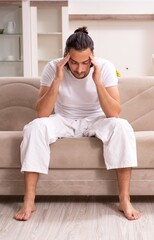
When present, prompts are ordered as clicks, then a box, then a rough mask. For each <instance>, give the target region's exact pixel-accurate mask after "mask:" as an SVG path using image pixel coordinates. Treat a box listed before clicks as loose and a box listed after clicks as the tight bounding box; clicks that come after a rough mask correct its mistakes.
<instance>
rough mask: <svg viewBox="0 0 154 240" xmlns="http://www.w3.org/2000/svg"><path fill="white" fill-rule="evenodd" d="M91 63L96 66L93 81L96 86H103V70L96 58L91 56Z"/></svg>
mask: <svg viewBox="0 0 154 240" xmlns="http://www.w3.org/2000/svg"><path fill="white" fill-rule="evenodd" d="M90 59H91V63H92V64H93V66H94V72H93V75H92V76H93V80H94V82H95V84H96V85H102V79H101V69H100V67H99V65H98V64H97V63H96V62H95V60H94V57H93V56H90Z"/></svg>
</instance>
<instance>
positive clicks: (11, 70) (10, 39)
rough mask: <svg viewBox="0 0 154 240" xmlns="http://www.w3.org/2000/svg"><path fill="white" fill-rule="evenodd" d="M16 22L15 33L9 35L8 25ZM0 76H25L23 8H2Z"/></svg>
mask: <svg viewBox="0 0 154 240" xmlns="http://www.w3.org/2000/svg"><path fill="white" fill-rule="evenodd" d="M9 21H14V22H15V25H16V26H15V29H14V32H13V33H7V32H6V28H7V23H8V22H9ZM0 28H4V32H3V33H2V34H0V76H23V35H22V15H21V6H18V5H15V6H8V5H7V6H1V7H0Z"/></svg>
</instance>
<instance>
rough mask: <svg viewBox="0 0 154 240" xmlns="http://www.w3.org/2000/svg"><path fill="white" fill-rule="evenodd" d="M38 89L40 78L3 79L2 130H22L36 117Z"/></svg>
mask: <svg viewBox="0 0 154 240" xmlns="http://www.w3.org/2000/svg"><path fill="white" fill-rule="evenodd" d="M38 89H39V79H29V78H25V79H24V78H15V79H14V78H6V79H5V78H3V79H1V81H0V131H20V130H22V129H23V127H24V125H25V124H27V123H28V122H30V121H31V120H33V119H34V118H36V111H35V103H36V99H37V96H38Z"/></svg>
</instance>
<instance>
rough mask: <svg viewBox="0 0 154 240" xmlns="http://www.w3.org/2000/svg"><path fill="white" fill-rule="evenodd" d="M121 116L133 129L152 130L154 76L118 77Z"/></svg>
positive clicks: (153, 124) (153, 128)
mask: <svg viewBox="0 0 154 240" xmlns="http://www.w3.org/2000/svg"><path fill="white" fill-rule="evenodd" d="M119 92H120V97H121V104H122V111H121V115H120V116H121V117H122V118H125V119H127V120H128V121H129V123H130V124H131V125H132V127H133V129H134V130H135V131H151V130H154V76H148V77H131V78H130V77H129V78H120V79H119Z"/></svg>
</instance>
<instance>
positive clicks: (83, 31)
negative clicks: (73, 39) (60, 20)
mask: <svg viewBox="0 0 154 240" xmlns="http://www.w3.org/2000/svg"><path fill="white" fill-rule="evenodd" d="M77 32H82V33H86V34H88V30H87V27H79V28H77V29H76V30H75V31H74V33H77Z"/></svg>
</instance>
